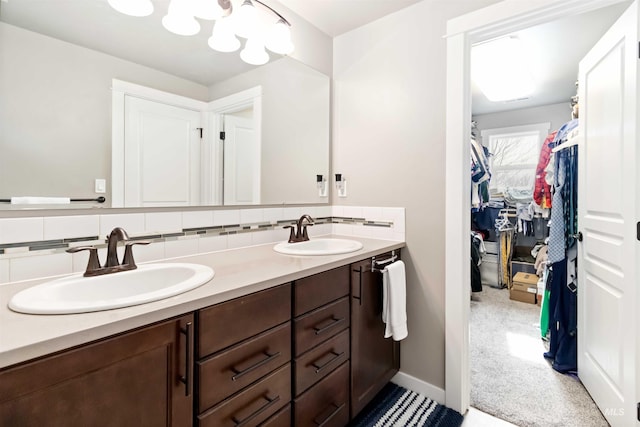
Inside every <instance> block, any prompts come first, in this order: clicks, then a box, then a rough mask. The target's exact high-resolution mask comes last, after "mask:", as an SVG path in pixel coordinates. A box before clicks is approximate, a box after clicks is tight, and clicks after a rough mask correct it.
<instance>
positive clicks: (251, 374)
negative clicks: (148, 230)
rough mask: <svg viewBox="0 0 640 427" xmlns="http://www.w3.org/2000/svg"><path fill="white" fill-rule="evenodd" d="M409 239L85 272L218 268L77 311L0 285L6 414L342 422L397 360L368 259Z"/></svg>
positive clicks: (25, 418) (30, 418) (0, 386)
mask: <svg viewBox="0 0 640 427" xmlns="http://www.w3.org/2000/svg"><path fill="white" fill-rule="evenodd" d="M349 245H355V246H352V247H350V248H349V249H345V247H348V246H349ZM360 245H361V247H360V248H359V249H357V247H358V246H360ZM296 247H297V248H299V249H296ZM402 247H404V243H402V242H392V241H383V240H374V239H361V238H358V239H342V238H340V237H339V236H335V238H333V236H332V238H328V239H311V240H309V241H307V242H299V243H285V244H279V245H276V247H275V248H274V246H273V245H262V246H253V247H247V248H241V249H235V250H227V251H221V252H213V253H207V254H201V255H197V256H190V257H183V258H179V259H173V260H170V261H168V262H167V263H156V264H147V265H141V266H139V268H138V270H132V271H125V272H120V273H115V274H109V275H104V276H101V277H92V278H90V279H91V280H97V279H100V280H104V283H103V284H104V285H105V286H109V276H112V278H113V279H114V280H116V277H117V276H119V275H122V276H121V277H126V275H132V276H133V275H134V274H136V272H138V273H137V274H138V277H139V278H141V280H146V277H155V279H154V280H159V278H160V277H161V276H163V273H162V271H163V267H162V266H165V267H164V269H165V270H164V271H165V273H167V272H168V271H170V270H171V271H172V270H173V269H175V268H180V267H179V266H182V267H183V268H185V267H184V266H189V265H196V266H201V267H202V269H203V270H209V269H211V270H213V271H215V276H214V277H213V279H211V280H209V279H205V282H206V283H204V284H203V285H201V286H197V287H195V288H193V289H191V290H188V291H186V292H183V293H178V294H175V295H173V296H169V297H166V298H163V299H159V300H155V301H152V302H148V303H144V304H138V305H131V306H124V307H123V308H117V309H111V310H102V311H92V312H86V313H78V314H58V315H43V314H39V315H34V314H23V313H18V312H14V311H12V310H9V309H8V304H9V302H10V300H11V299H12V298H13V297H14V296H15V295H16V294H19V293H20V292H21V291H23V290H24V291H25V292H28V291H26V289H29V290H31V289H35V288H36V287H37V285H40V284H41V283H40V282H43V281H31V282H23V283H14V284H8V285H4V286H2V287H0V306H1V307H0V325H2V327H1V328H0V424H2V425H25V426H31V425H33V426H36V425H49V426H58V425H60V426H62V425H65V426H67V425H70V422H72V421H73V424H74V425H91V426H94V425H95V426H98V425H117V426H129V425H130V426H154V427H155V426H162V425H166V426H203V427H204V426H216V427H217V426H221V427H222V426H324V427H329V426H336V427H338V426H345V425H347V423H348V422H349V420H350V419H352V418H353V417H354V416H356V415H357V414H358V413H359V412H360V411H361V410H362V408H363V407H364V406H365V405H366V404H367V403H368V402H369V401H370V400H371V398H372V397H373V396H374V395H375V394H376V393H377V392H378V391H379V390H380V389H381V388H382V387H383V386H384V384H386V383H387V382H388V381H389V379H390V378H391V377H392V376H393V375H394V374H395V373H396V372H397V371H398V368H399V351H400V348H399V343H397V342H393V341H391V340H390V339H384V338H383V333H384V325H383V324H382V322H381V317H380V313H381V293H382V292H381V287H380V286H381V280H382V278H381V274H380V273H379V272H375V271H374V270H373V268H372V263H373V260H374V257H375V260H378V261H379V260H383V261H384V260H386V259H389V258H390V257H391V256H392V252H393V253H394V254H395V255H398V254H399V250H400V248H402ZM341 248H342V250H341ZM274 249H275V250H274ZM292 251H294V252H295V251H302V252H305V251H306V252H305V253H300V252H298V253H296V254H292ZM340 252H342V253H340ZM327 253H331V255H322V254H327ZM310 255H315V256H310ZM207 267H208V268H207ZM147 269H150V270H157V271H160V273H157V272H156V273H152V274H155V276H148V275H147V274H145V273H144V271H145V270H147ZM169 274H174V273H167V274H164V275H165V276H168V275H169ZM176 277H177V276H176ZM61 280H70V279H61ZM118 280H122V281H124V280H130V279H118ZM201 280H202V279H201ZM50 283H51V282H49V283H47V284H50ZM94 283H95V282H94ZM133 286H135V284H134V285H133ZM122 289H126V286H123V287H122ZM25 301H27V300H25Z"/></svg>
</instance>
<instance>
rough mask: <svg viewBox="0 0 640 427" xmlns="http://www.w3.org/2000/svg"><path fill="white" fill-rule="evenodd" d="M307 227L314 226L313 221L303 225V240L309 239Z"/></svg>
mask: <svg viewBox="0 0 640 427" xmlns="http://www.w3.org/2000/svg"><path fill="white" fill-rule="evenodd" d="M307 227H313V223H312V222H311V223H309V224H305V225H303V226H302V240H303V241H307V240H309V235H308V234H307Z"/></svg>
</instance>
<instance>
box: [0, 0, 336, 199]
mask: <svg viewBox="0 0 640 427" xmlns="http://www.w3.org/2000/svg"><path fill="white" fill-rule="evenodd" d="M159 3H160V4H161V7H157V8H156V11H155V12H154V14H153V15H152V16H149V17H146V18H144V19H142V20H140V19H137V18H132V17H127V16H123V15H121V14H119V13H118V12H116V11H114V10H112V9H111V8H110V7H109V6H108V4H107V2H106V1H102V0H68V1H55V0H47V1H10V2H8V3H4V2H3V3H2V5H1V9H0V94H2V95H1V96H0V199H4V200H8V199H11V198H12V197H17V196H35V197H71V198H81V199H85V198H88V199H93V198H97V197H100V196H104V197H105V198H106V202H105V203H102V204H98V203H91V202H82V203H78V204H74V203H72V204H70V205H69V206H67V205H60V206H51V205H44V206H42V207H43V208H47V209H51V208H55V207H72V208H85V207H145V206H147V207H148V206H201V205H235V204H243V205H248V204H254V205H255V204H301V203H303V204H304V203H326V202H327V198H326V197H321V196H320V195H319V191H318V184H317V182H316V179H317V175H323V177H324V178H327V177H328V173H329V134H330V130H329V114H330V112H329V109H330V79H329V77H328V76H326V75H324V74H322V73H320V72H318V71H316V70H314V69H312V68H311V67H308V66H306V65H304V64H302V63H300V62H298V61H296V60H295V59H292V58H290V57H282V56H279V57H276V55H274V54H271V61H270V62H269V63H267V64H265V65H262V66H259V67H256V66H250V65H247V64H244V63H243V62H242V61H241V60H240V59H239V57H238V53H237V52H236V53H230V54H223V53H218V52H215V51H213V50H211V49H209V48H208V47H207V37H208V35H210V34H211V26H212V24H210V25H209V27H206V23H203V30H202V31H201V34H199V35H198V36H192V37H193V38H192V39H189V38H185V37H180V36H176V35H174V34H171V33H168V32H167V31H165V30H164V29H162V28H156V27H158V26H160V27H161V25H160V20H161V19H162V15H163V14H164V13H165V12H166V4H165V5H164V8H165V9H164V10H163V9H162V4H164V3H165V2H159ZM188 39H189V40H188ZM196 44H197V45H198V48H197V49H196V48H194V47H193V46H195V45H196ZM123 85H124V87H126V88H131V87H137V88H142V89H141V92H138V93H134V92H135V91H133V92H132V91H129V92H127V91H126V90H122V87H123ZM145 90H148V91H149V92H145ZM156 92H157V93H160V92H161V93H164V94H171V95H173V96H174V97H177V98H179V99H182V100H186V101H185V102H184V103H183V104H185V105H187V109H191V110H193V111H196V110H198V109H200V107H202V106H203V107H202V109H200V111H198V114H199V119H200V123H199V124H198V125H197V126H193V129H191V128H189V129H188V131H187V132H188V133H191V134H193V135H195V134H196V133H197V134H198V137H197V138H196V139H197V141H196V142H195V143H196V144H197V145H198V147H197V149H196V150H191V152H190V153H187V154H185V153H184V152H180V153H178V152H177V151H176V153H178V154H171V150H172V149H174V148H175V147H172V146H168V145H166V144H170V143H171V138H168V140H169V142H167V141H163V142H162V143H160V142H157V141H160V138H159V137H160V136H163V137H166V136H167V135H170V131H168V130H167V129H166V128H164V127H162V126H163V124H166V122H167V120H162V119H158V117H162V114H164V113H163V112H162V111H160V112H159V113H158V116H157V117H156V120H150V121H148V122H147V123H146V124H145V125H144V126H146V127H145V128H144V134H145V135H146V137H147V139H146V143H147V145H148V147H147V151H146V152H145V153H144V161H145V162H146V163H145V164H144V165H146V166H149V165H150V162H152V161H154V159H162V160H163V161H164V162H165V163H164V166H162V167H160V166H158V167H156V168H155V169H153V168H151V172H150V174H148V176H147V177H146V179H147V181H148V182H153V183H154V185H153V186H152V187H153V191H155V192H156V193H157V195H158V197H156V199H157V200H154V201H152V202H144V201H140V199H138V202H136V201H135V198H133V199H131V198H130V199H129V201H125V199H124V196H123V194H122V191H120V188H121V187H120V186H121V185H125V184H123V180H126V178H123V177H124V175H121V172H122V171H123V170H124V168H125V167H124V166H122V167H121V166H120V164H119V163H118V162H120V161H121V160H123V159H124V154H123V156H122V158H120V157H119V156H118V155H116V154H114V153H115V152H117V149H115V151H114V147H113V145H112V141H114V140H115V141H120V139H121V136H122V135H120V134H119V132H120V130H118V129H125V128H124V127H118V126H119V122H121V121H122V120H124V119H126V118H127V117H130V116H131V115H132V113H126V114H124V115H122V116H121V115H120V113H118V112H117V111H118V110H117V109H115V110H114V102H115V101H114V99H118V96H120V95H122V96H125V97H128V98H127V102H130V104H131V106H130V108H132V109H134V110H135V111H138V113H139V114H144V113H140V111H144V110H145V108H147V106H146V105H145V104H144V103H145V102H147V101H150V100H153V99H151V98H152V97H151V98H150V97H149V96H148V93H156ZM122 100H123V102H124V98H122ZM238 100H240V101H238ZM236 101H238V102H236ZM166 102H167V105H168V106H169V107H172V106H174V105H172V102H171V101H166ZM234 102H236V104H234ZM123 105H124V104H123ZM183 106H184V105H183ZM136 109H137V110H136ZM114 111H116V112H115V113H114ZM127 111H128V110H127ZM114 114H115V116H114ZM154 122H155V123H156V124H157V125H158V127H156V128H154V127H153V125H152V123H154ZM246 123H250V124H251V126H252V127H253V128H252V129H253V131H254V132H259V134H258V136H257V137H255V138H254V139H251V138H252V137H251V136H247V135H248V134H247V132H246V126H245V124H246ZM120 124H122V123H120ZM256 125H257V126H258V127H257V128H255V126H256ZM196 128H202V135H203V137H202V138H200V137H199V133H200V130H199V129H196ZM232 129H235V134H234V135H231V136H232V137H233V138H235V139H234V141H237V142H236V143H235V144H234V145H233V146H230V144H231V142H230V133H233V131H232ZM256 129H258V130H256ZM134 130H135V129H134ZM220 131H225V135H226V136H225V141H224V142H223V141H222V140H221V139H220V137H219V136H220ZM114 132H116V134H114ZM123 132H124V131H123ZM126 132H131V130H128V131H126ZM126 132H125V133H126ZM137 132H138V133H140V132H142V130H140V129H138V130H137ZM154 132H155V135H156V136H154ZM249 139H251V141H254V140H255V141H258V142H259V146H258V148H257V149H255V148H252V149H251V150H248V149H247V148H246V147H248V146H249V145H250V144H247V143H246V141H248V140H249ZM120 142H122V141H120ZM162 144H165V145H162ZM128 150H129V152H131V149H130V148H129V149H128ZM136 150H138V153H139V152H140V151H139V150H140V149H139V148H137V149H136ZM194 153H195V154H194ZM231 155H233V156H231ZM180 156H182V157H180ZM184 156H187V157H186V160H185V157H184ZM225 156H226V157H227V158H225ZM140 157H141V156H140ZM128 158H129V159H130V158H131V156H130V155H129V156H128ZM119 159H120V160H119ZM173 159H175V164H177V162H178V161H182V164H183V165H184V164H185V161H186V162H187V163H188V164H189V165H191V166H192V167H193V169H191V170H190V173H191V174H192V175H193V177H192V179H191V181H190V182H186V181H185V180H184V179H183V178H181V177H179V176H178V174H177V172H176V170H177V169H176V170H174V168H173V167H172V166H171V162H172V160H173ZM167 162H168V163H167ZM167 165H169V166H167ZM232 172H233V174H232ZM114 175H117V176H114ZM129 176H130V175H129ZM232 178H233V180H235V181H234V182H235V186H231V184H230V182H231V181H232ZM102 180H104V181H102ZM187 181H189V180H187ZM103 182H104V186H103V187H104V192H102V191H103V190H102V189H100V188H97V187H100V186H101V185H102V183H103ZM139 183H140V181H139V179H138V184H139ZM185 185H186V186H188V192H189V193H190V194H191V196H190V197H189V198H187V199H185V200H174V199H173V198H172V196H171V195H169V194H168V192H169V189H171V188H175V187H176V186H183V187H184V186H185ZM114 186H116V191H114ZM150 188H151V187H150ZM146 191H147V193H149V192H150V191H151V190H146ZM165 193H166V194H165ZM132 200H133V201H132ZM19 207H20V206H19V205H11V204H10V203H0V209H3V208H5V209H6V208H12V209H16V208H19ZM28 207H29V208H33V207H37V206H34V205H29V206H28Z"/></svg>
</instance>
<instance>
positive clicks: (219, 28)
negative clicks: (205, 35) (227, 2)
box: [208, 18, 240, 52]
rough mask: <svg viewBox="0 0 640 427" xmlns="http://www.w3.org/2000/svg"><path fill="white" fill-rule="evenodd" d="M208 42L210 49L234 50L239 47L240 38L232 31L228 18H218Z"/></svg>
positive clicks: (220, 50) (219, 50)
mask: <svg viewBox="0 0 640 427" xmlns="http://www.w3.org/2000/svg"><path fill="white" fill-rule="evenodd" d="M208 43H209V47H210V48H211V49H213V50H217V51H218V52H234V51H236V50H238V48H240V40H238V38H237V37H236V35H235V34H234V33H233V28H232V22H231V20H230V18H220V19H218V20H217V21H216V23H215V24H214V26H213V32H212V34H211V37H209V40H208Z"/></svg>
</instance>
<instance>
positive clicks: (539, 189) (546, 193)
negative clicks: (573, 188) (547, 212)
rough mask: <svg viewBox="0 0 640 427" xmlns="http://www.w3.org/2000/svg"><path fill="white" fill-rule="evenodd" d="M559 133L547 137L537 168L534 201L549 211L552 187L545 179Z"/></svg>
mask: <svg viewBox="0 0 640 427" xmlns="http://www.w3.org/2000/svg"><path fill="white" fill-rule="evenodd" d="M557 133H558V132H557V131H554V132H552V133H551V134H549V135H548V136H547V138H546V139H545V140H544V143H543V144H542V149H541V150H540V158H539V160H538V166H537V167H536V177H535V182H534V190H533V200H534V201H535V202H536V204H537V205H538V206H540V207H541V208H545V209H548V208H550V207H551V206H552V204H551V186H550V185H549V184H547V181H546V179H545V175H546V172H545V170H546V169H547V165H549V160H550V158H551V154H552V153H551V149H552V147H551V144H552V143H553V141H554V140H555V138H556V134H557Z"/></svg>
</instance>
